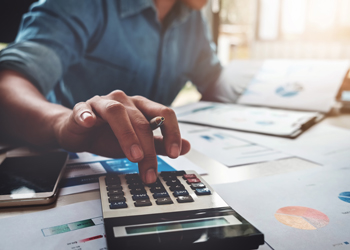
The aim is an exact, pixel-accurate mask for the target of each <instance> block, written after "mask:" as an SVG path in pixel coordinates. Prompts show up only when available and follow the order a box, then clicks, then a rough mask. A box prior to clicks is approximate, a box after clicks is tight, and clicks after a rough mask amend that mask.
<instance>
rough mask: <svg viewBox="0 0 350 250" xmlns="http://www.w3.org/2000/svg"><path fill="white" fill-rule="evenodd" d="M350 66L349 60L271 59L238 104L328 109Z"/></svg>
mask: <svg viewBox="0 0 350 250" xmlns="http://www.w3.org/2000/svg"><path fill="white" fill-rule="evenodd" d="M349 68H350V62H349V61H348V60H333V61H332V60H327V61H325V60H267V61H265V62H264V63H263V65H262V67H261V69H260V71H259V73H257V75H256V76H255V78H253V80H252V81H251V82H250V84H249V85H248V87H247V88H246V90H245V92H244V93H243V94H242V95H241V97H240V98H239V99H238V103H240V104H249V105H258V106H265V107H275V108H287V109H293V110H310V111H320V112H328V111H330V110H331V108H332V107H333V105H334V103H335V97H336V95H337V93H338V90H339V88H340V86H341V84H342V83H343V79H344V77H345V75H346V73H347V71H348V69H349Z"/></svg>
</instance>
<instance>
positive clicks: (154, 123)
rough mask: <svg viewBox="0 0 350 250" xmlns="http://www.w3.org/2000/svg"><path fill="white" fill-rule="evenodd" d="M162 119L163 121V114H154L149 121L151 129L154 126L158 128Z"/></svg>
mask: <svg viewBox="0 0 350 250" xmlns="http://www.w3.org/2000/svg"><path fill="white" fill-rule="evenodd" d="M164 121H165V118H164V117H163V116H156V117H154V118H152V119H151V120H150V121H149V125H150V126H151V129H152V130H155V129H156V128H159V127H160V126H162V124H163V123H164Z"/></svg>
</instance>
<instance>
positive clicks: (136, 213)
mask: <svg viewBox="0 0 350 250" xmlns="http://www.w3.org/2000/svg"><path fill="white" fill-rule="evenodd" d="M99 185H100V194H101V203H102V212H103V219H104V225H105V230H106V238H107V245H108V249H109V250H114V249H118V250H124V249H125V250H129V249H140V250H143V249H152V250H154V249H178V250H183V249H191V250H193V249H201V250H206V249H215V248H217V249H220V250H224V249H257V248H258V247H259V245H262V244H264V235H263V234H262V233H261V232H260V231H259V230H258V229H256V228H255V227H254V226H253V225H252V224H250V223H249V222H248V221H247V220H245V219H244V218H243V217H242V216H240V215H239V214H238V213H237V212H235V211H234V210H233V209H232V208H231V207H230V206H229V205H228V204H227V203H226V202H225V201H224V200H223V199H222V198H221V197H220V196H219V195H218V194H217V193H216V192H215V191H214V190H213V189H212V188H211V187H210V186H209V185H208V183H206V182H205V181H204V180H203V179H202V177H201V176H200V175H198V174H197V173H196V172H194V171H168V172H160V173H158V178H157V181H156V182H155V183H153V184H151V185H145V184H144V183H143V182H142V181H141V178H140V176H139V174H138V173H135V174H121V175H117V174H107V175H106V176H101V177H100V178H99Z"/></svg>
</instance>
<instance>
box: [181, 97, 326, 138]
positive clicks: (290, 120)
mask: <svg viewBox="0 0 350 250" xmlns="http://www.w3.org/2000/svg"><path fill="white" fill-rule="evenodd" d="M175 112H176V115H177V118H178V121H180V122H186V123H193V124H201V125H208V126H214V127H219V128H227V129H234V130H240V131H246V132H255V133H261V134H270V135H277V136H283V137H295V136H296V135H298V134H300V133H301V132H302V129H303V126H304V125H305V124H308V123H313V122H315V120H316V119H317V118H318V117H319V115H320V114H318V113H317V112H302V111H288V110H277V109H270V108H262V107H249V106H243V105H236V104H223V103H214V102H199V103H193V104H190V105H186V106H184V107H180V108H175Z"/></svg>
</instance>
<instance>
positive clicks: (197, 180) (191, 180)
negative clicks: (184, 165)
mask: <svg viewBox="0 0 350 250" xmlns="http://www.w3.org/2000/svg"><path fill="white" fill-rule="evenodd" d="M199 182H201V180H200V179H198V178H194V179H187V183H188V184H191V183H199Z"/></svg>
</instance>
